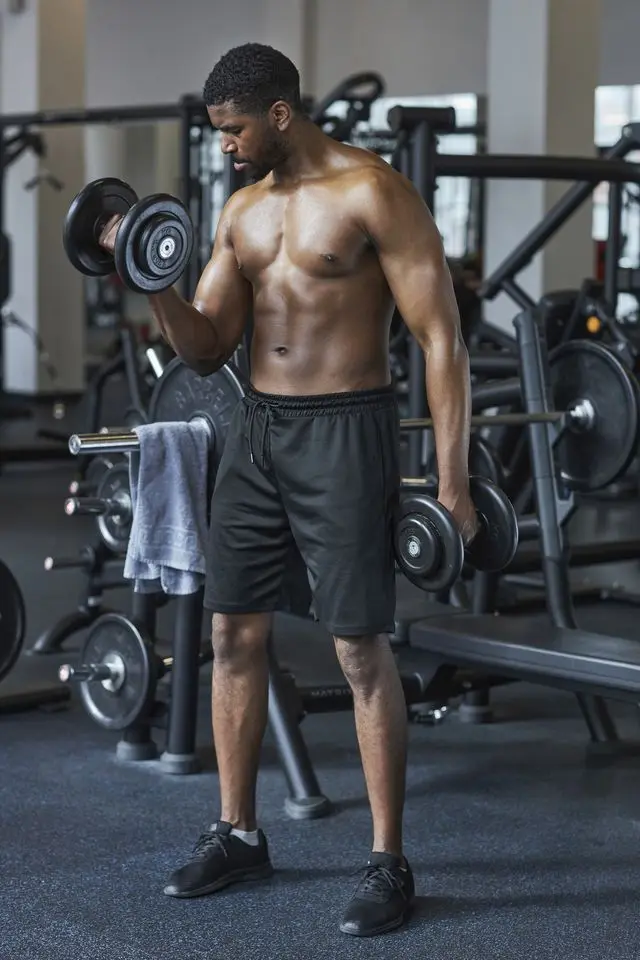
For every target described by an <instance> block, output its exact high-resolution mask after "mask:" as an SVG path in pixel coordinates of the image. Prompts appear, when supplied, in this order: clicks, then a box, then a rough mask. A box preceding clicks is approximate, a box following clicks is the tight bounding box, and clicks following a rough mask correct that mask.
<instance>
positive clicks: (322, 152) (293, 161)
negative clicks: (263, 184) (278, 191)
mask: <svg viewBox="0 0 640 960" xmlns="http://www.w3.org/2000/svg"><path fill="white" fill-rule="evenodd" d="M328 140H329V138H328V137H327V136H326V134H324V133H323V132H322V130H320V129H318V127H316V126H315V124H314V123H313V122H312V121H311V120H308V119H306V118H301V119H300V120H296V121H295V122H294V123H293V124H292V126H291V130H290V135H289V155H288V157H287V159H286V160H284V161H283V162H282V163H279V164H278V166H277V167H274V169H273V171H272V172H273V181H274V183H276V184H278V185H283V186H284V185H286V184H288V183H295V182H297V181H299V180H305V179H307V178H311V177H314V176H317V175H318V172H319V170H320V169H321V168H322V166H323V160H324V158H325V156H326V153H327V147H328V145H329V142H328Z"/></svg>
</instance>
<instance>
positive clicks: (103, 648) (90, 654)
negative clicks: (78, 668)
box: [80, 613, 157, 730]
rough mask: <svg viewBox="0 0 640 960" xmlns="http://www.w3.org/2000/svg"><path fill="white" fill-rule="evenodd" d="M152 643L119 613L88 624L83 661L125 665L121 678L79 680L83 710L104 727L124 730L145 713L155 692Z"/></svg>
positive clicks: (107, 615)
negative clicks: (107, 681)
mask: <svg viewBox="0 0 640 960" xmlns="http://www.w3.org/2000/svg"><path fill="white" fill-rule="evenodd" d="M152 652H153V651H152V644H151V643H150V641H149V639H148V638H147V637H146V636H145V635H144V634H143V633H142V631H141V630H140V628H139V627H138V626H137V625H136V624H135V623H132V622H131V620H129V619H127V617H126V616H125V615H124V614H122V613H105V614H103V615H102V616H101V617H100V618H99V619H98V620H96V621H95V623H94V624H93V626H92V627H91V628H90V630H89V632H88V634H87V639H86V641H85V644H84V647H83V649H82V663H85V664H89V663H98V664H100V663H104V662H107V663H111V662H113V661H114V660H115V659H118V658H119V662H121V663H122V664H123V665H124V671H123V676H122V679H121V682H120V683H119V684H118V685H117V686H116V688H115V689H114V688H113V685H109V684H105V683H104V682H101V681H99V680H96V681H84V682H83V683H81V684H80V695H81V697H82V702H83V704H84V707H85V710H86V711H87V713H88V714H89V716H90V717H91V718H92V719H93V720H95V722H96V723H98V724H99V725H100V726H101V727H104V728H105V730H124V729H125V728H126V727H130V726H131V725H132V724H133V723H135V721H136V720H137V719H138V718H139V717H140V716H142V715H143V714H144V713H146V711H147V708H148V707H149V706H150V705H151V702H152V699H153V696H154V694H155V681H156V679H157V677H156V674H155V667H154V664H155V659H154V657H153V655H152Z"/></svg>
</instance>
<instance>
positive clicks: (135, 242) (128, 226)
mask: <svg viewBox="0 0 640 960" xmlns="http://www.w3.org/2000/svg"><path fill="white" fill-rule="evenodd" d="M194 238H195V234H194V229H193V224H192V222H191V219H190V217H189V214H188V212H187V210H186V208H185V207H184V206H183V204H182V203H180V201H179V200H177V199H176V198H175V197H171V196H169V195H168V194H163V193H157V194H154V195H152V196H150V197H145V198H144V199H143V200H139V201H138V203H136V205H135V206H134V207H132V208H131V210H130V211H129V213H128V214H127V215H126V217H125V218H124V220H123V221H122V223H121V224H120V226H119V228H118V233H117V236H116V246H115V252H114V256H115V264H116V269H117V271H118V275H119V277H120V279H121V280H122V282H123V283H124V284H125V286H126V287H128V288H129V289H130V290H134V291H135V292H136V293H147V294H148V293H160V291H162V290H167V289H168V288H169V287H171V286H173V284H174V283H175V282H176V281H177V280H178V279H179V278H180V276H181V275H182V273H183V272H184V270H185V268H186V266H187V264H188V263H189V260H190V259H191V254H192V253H193V245H194Z"/></svg>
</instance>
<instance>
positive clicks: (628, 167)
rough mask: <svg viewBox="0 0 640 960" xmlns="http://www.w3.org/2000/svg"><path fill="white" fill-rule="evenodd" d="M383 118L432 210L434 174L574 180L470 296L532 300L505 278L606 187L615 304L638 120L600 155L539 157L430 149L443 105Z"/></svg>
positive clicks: (449, 118) (610, 291)
mask: <svg viewBox="0 0 640 960" xmlns="http://www.w3.org/2000/svg"><path fill="white" fill-rule="evenodd" d="M387 123H388V125H389V127H390V129H391V131H392V133H394V134H396V135H398V136H399V138H400V142H399V147H398V151H397V157H396V165H397V166H398V169H400V170H401V172H402V173H404V174H405V175H406V176H408V177H410V179H412V180H413V183H414V185H415V186H416V189H417V190H418V191H419V193H420V194H421V196H422V198H423V199H424V201H425V203H426V204H427V206H428V207H429V208H430V209H431V210H433V208H434V200H435V192H436V189H437V179H438V177H439V176H448V177H471V178H476V179H480V180H487V179H518V180H523V179H529V180H531V179H533V180H578V181H580V182H578V183H576V184H575V186H573V187H572V188H571V189H570V190H569V191H568V192H567V193H566V194H565V196H564V197H562V198H561V199H560V200H559V201H558V202H557V203H556V204H555V205H554V206H553V207H552V208H551V210H550V211H549V212H548V213H547V214H546V216H545V217H544V218H543V219H542V220H541V221H540V223H539V224H538V225H537V226H536V227H534V229H533V230H532V231H531V232H530V233H529V234H528V235H527V237H525V239H524V240H523V241H522V242H521V243H520V244H519V245H518V247H516V249H515V250H514V251H513V252H512V253H511V254H510V255H509V257H507V258H506V259H505V260H504V262H503V263H502V264H501V265H500V266H499V267H498V268H497V269H496V270H495V271H494V272H493V273H492V274H491V276H489V277H488V278H487V279H486V280H485V281H484V283H483V284H482V285H481V287H480V288H479V290H478V295H479V296H480V297H481V298H482V299H485V300H491V299H493V298H494V297H496V296H497V295H498V293H500V292H501V291H504V292H505V293H507V294H509V296H511V298H512V299H513V300H514V301H515V302H516V303H517V304H518V306H520V307H521V308H522V309H530V308H532V307H534V306H535V302H534V301H533V300H532V298H531V297H530V296H529V295H528V294H527V293H526V291H524V290H523V289H522V288H521V287H520V286H519V285H518V284H517V283H516V282H515V280H514V279H513V278H514V276H515V275H516V274H517V273H519V272H520V271H521V270H522V269H523V268H524V267H525V266H526V265H527V264H528V263H529V262H530V260H531V259H532V257H533V256H535V254H536V253H538V251H539V250H541V249H542V247H543V246H544V245H545V244H546V243H547V241H548V240H549V239H550V238H551V237H552V236H553V235H554V234H555V233H556V232H557V231H558V230H559V229H560V227H561V226H563V224H564V223H565V222H566V221H567V220H568V219H569V218H570V217H571V216H572V215H573V213H574V212H575V211H576V210H577V209H578V208H579V207H580V206H581V204H582V203H583V202H584V201H585V200H586V199H587V198H588V197H589V196H591V194H592V193H593V192H594V190H595V188H596V187H597V186H598V184H600V183H603V182H604V183H609V185H610V190H611V193H610V208H609V237H608V240H607V254H606V269H605V298H606V300H607V303H608V304H609V305H610V306H611V307H612V308H615V304H616V301H617V297H618V259H619V252H620V243H621V233H620V231H621V223H620V208H621V202H620V197H621V192H620V186H621V185H622V184H624V183H635V184H640V165H639V164H634V163H629V162H628V161H625V160H624V159H623V158H624V157H625V156H627V155H628V154H629V153H630V152H632V151H633V150H636V149H638V146H639V145H640V124H635V123H632V124H628V125H627V126H625V127H624V128H623V131H622V136H621V138H620V140H619V141H618V142H617V143H616V144H615V145H614V146H613V147H612V148H611V149H610V150H609V151H608V152H607V153H606V154H605V155H604V157H602V158H588V157H545V156H540V157H538V156H517V155H501V154H477V155H476V156H464V155H460V156H458V155H446V154H441V153H438V151H437V138H438V135H440V134H445V133H451V132H453V131H454V130H455V110H454V109H453V108H451V107H445V108H439V107H404V106H401V105H399V106H396V107H392V109H391V110H390V111H389V113H388V115H387ZM409 343H410V346H409V398H408V399H409V416H410V417H411V418H423V417H425V415H426V384H425V361H424V355H423V353H422V350H421V349H420V347H419V345H418V343H417V342H416V341H415V339H414V338H410V341H409ZM424 443H425V440H424V436H423V435H421V434H420V433H419V432H417V433H415V434H414V435H413V436H412V437H410V439H409V473H411V474H412V475H413V476H418V475H419V474H420V472H421V467H422V461H423V451H424Z"/></svg>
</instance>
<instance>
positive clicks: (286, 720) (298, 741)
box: [269, 652, 331, 820]
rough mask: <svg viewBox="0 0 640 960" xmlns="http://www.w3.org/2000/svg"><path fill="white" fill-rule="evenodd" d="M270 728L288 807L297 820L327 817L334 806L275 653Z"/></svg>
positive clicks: (271, 664) (271, 659) (271, 668)
mask: <svg viewBox="0 0 640 960" xmlns="http://www.w3.org/2000/svg"><path fill="white" fill-rule="evenodd" d="M269 725H270V727H271V732H272V734H273V739H274V741H275V745H276V749H277V751H278V756H279V758H280V764H281V766H282V770H283V773H284V776H285V779H286V781H287V786H288V787H289V796H288V797H287V798H286V799H285V802H284V808H285V811H286V813H287V814H288V815H289V816H290V817H291V818H292V819H293V820H316V819H318V818H320V817H324V816H326V814H327V813H329V811H330V809H331V803H330V801H329V800H328V798H327V797H325V796H324V794H323V793H322V791H321V790H320V786H319V784H318V780H317V778H316V774H315V771H314V769H313V764H312V763H311V758H310V757H309V751H308V750H307V745H306V743H305V741H304V737H303V736H302V731H301V730H300V726H299V724H298V719H297V717H295V716H294V715H293V711H292V710H291V708H290V705H289V703H288V700H287V690H286V682H285V679H284V676H283V674H282V671H281V670H280V667H279V665H278V662H277V660H276V658H275V655H274V654H273V652H270V655H269Z"/></svg>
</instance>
